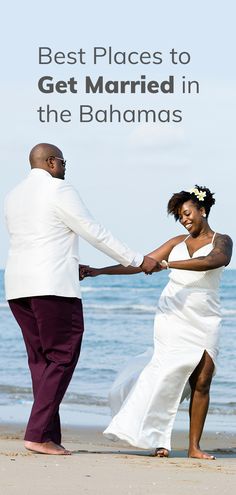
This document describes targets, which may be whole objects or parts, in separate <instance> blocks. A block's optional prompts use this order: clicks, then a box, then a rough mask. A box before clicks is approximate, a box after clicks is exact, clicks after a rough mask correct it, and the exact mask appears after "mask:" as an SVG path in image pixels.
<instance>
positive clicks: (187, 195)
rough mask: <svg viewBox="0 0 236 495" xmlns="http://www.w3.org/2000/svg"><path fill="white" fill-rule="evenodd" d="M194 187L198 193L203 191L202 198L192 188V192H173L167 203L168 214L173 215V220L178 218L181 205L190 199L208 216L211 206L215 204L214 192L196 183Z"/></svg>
mask: <svg viewBox="0 0 236 495" xmlns="http://www.w3.org/2000/svg"><path fill="white" fill-rule="evenodd" d="M194 189H197V190H198V191H199V193H205V194H204V195H203V197H202V199H199V197H198V195H196V194H195V193H194V191H193V190H191V191H192V192H190V191H180V192H179V193H174V194H173V196H172V197H171V198H170V200H169V202H168V205H167V212H168V215H174V217H175V220H176V221H177V220H179V210H180V208H181V206H182V205H183V204H184V203H186V201H190V200H191V201H192V202H193V203H194V204H195V205H196V207H197V208H198V210H200V208H202V207H204V208H205V212H206V217H208V215H209V213H210V209H211V207H212V206H213V205H214V204H215V199H214V198H213V196H214V193H212V192H211V191H210V189H208V188H207V187H205V186H204V187H202V186H198V185H197V184H196V185H195V186H194Z"/></svg>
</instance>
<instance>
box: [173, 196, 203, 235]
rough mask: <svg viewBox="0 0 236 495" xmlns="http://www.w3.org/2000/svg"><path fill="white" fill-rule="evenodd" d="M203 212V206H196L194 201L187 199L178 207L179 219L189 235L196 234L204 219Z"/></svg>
mask: <svg viewBox="0 0 236 495" xmlns="http://www.w3.org/2000/svg"><path fill="white" fill-rule="evenodd" d="M204 213H205V208H204V207H201V208H198V207H197V205H196V203H194V202H193V201H191V200H189V201H186V202H185V203H183V204H182V206H181V207H180V208H179V211H178V214H179V221H180V223H181V224H182V225H183V226H184V227H185V228H186V229H187V231H188V232H189V233H190V234H191V235H194V234H195V235H198V233H199V232H200V230H201V228H202V226H203V222H205V221H206V219H205V217H203V214H204Z"/></svg>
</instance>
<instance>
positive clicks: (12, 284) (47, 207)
mask: <svg viewBox="0 0 236 495" xmlns="http://www.w3.org/2000/svg"><path fill="white" fill-rule="evenodd" d="M5 218H6V224H7V228H8V231H9V234H10V249H9V256H8V260H7V265H6V271H5V289H6V298H7V299H16V298H20V297H30V296H42V295H57V296H65V297H81V292H80V285H79V276H78V264H79V259H78V235H80V236H81V237H83V238H84V239H86V240H87V241H88V242H89V243H90V244H92V245H93V246H94V247H95V248H97V249H100V250H101V251H103V252H104V253H105V254H107V255H108V256H110V257H112V258H114V259H115V260H116V261H118V262H119V263H121V264H122V265H124V266H128V265H132V266H139V265H140V264H141V263H142V261H143V256H142V255H141V254H139V253H135V252H134V251H132V250H131V249H129V248H128V247H127V246H126V245H125V244H123V243H121V242H120V241H118V240H117V239H115V238H114V237H113V236H112V234H111V233H110V232H109V231H108V230H107V229H105V227H103V226H102V225H100V224H99V223H97V222H96V221H95V220H94V218H93V217H92V216H91V214H90V213H89V211H88V210H87V208H86V207H85V205H84V204H83V202H82V200H81V199H80V196H79V194H78V192H77V191H76V189H74V187H73V186H71V185H68V184H66V182H65V181H63V180H61V179H55V178H53V177H52V176H51V175H50V174H49V173H48V172H46V171H44V170H42V169H38V168H36V169H33V170H31V172H30V174H29V175H28V177H27V178H26V179H25V180H23V181H22V182H21V183H20V184H19V185H18V186H16V187H15V188H14V189H13V190H12V191H11V192H10V193H9V194H8V196H7V197H6V200H5Z"/></svg>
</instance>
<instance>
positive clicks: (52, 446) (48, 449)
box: [25, 441, 71, 455]
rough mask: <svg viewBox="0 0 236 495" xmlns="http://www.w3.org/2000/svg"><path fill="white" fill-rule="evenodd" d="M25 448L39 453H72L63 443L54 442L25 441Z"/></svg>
mask: <svg viewBox="0 0 236 495" xmlns="http://www.w3.org/2000/svg"><path fill="white" fill-rule="evenodd" d="M25 448H26V449H27V450H31V451H32V452H37V453H38V454H51V455H71V452H70V451H69V450H66V449H64V447H62V446H61V445H57V444H56V443H54V442H43V443H37V442H28V441H26V442H25Z"/></svg>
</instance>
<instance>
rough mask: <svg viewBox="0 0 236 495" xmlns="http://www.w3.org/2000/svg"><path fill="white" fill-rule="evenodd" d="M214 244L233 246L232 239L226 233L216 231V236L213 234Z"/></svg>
mask: <svg viewBox="0 0 236 495" xmlns="http://www.w3.org/2000/svg"><path fill="white" fill-rule="evenodd" d="M215 244H216V245H217V244H222V245H225V246H233V241H232V239H231V237H230V236H229V235H228V234H220V233H218V232H217V233H216V236H215Z"/></svg>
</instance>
